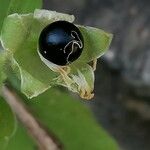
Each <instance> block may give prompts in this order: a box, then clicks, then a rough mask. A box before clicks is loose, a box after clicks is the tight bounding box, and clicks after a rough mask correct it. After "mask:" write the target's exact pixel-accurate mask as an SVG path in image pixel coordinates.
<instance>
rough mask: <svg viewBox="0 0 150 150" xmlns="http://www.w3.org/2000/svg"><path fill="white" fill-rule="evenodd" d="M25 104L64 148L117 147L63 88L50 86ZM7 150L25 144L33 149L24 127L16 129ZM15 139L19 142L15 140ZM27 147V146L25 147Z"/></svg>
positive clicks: (105, 149)
mask: <svg viewBox="0 0 150 150" xmlns="http://www.w3.org/2000/svg"><path fill="white" fill-rule="evenodd" d="M25 102H26V103H27V105H28V107H29V108H30V109H32V110H33V112H34V113H33V114H34V115H35V116H36V117H37V118H38V120H40V121H41V122H42V123H43V124H44V126H46V127H47V128H48V130H49V131H52V132H53V133H54V134H55V136H56V137H58V139H59V140H60V141H61V142H62V144H63V145H64V150H110V149H111V150H117V149H118V147H117V145H116V143H115V141H114V140H113V139H112V138H110V137H109V136H108V134H107V133H106V132H105V131H104V130H103V129H102V128H101V127H100V126H99V125H98V124H97V123H96V122H95V120H94V119H93V116H92V114H91V113H90V111H89V110H88V109H87V107H85V106H84V105H82V104H81V103H80V102H79V101H77V100H76V99H74V98H72V96H70V95H69V94H68V93H66V92H65V91H60V90H59V89H54V88H52V89H50V90H48V91H47V92H45V93H43V94H41V95H40V96H38V97H36V98H33V100H32V101H28V100H27V99H25ZM13 138H14V139H12V140H11V141H10V145H9V146H8V150H20V149H22V150H23V148H22V145H27V146H28V150H30V149H31V150H33V149H34V144H32V143H31V142H30V140H29V139H28V137H27V136H26V135H25V133H24V130H23V129H20V128H19V129H18V131H17V133H16V135H15V136H14V137H13ZM16 141H18V142H16ZM26 149H27V147H26Z"/></svg>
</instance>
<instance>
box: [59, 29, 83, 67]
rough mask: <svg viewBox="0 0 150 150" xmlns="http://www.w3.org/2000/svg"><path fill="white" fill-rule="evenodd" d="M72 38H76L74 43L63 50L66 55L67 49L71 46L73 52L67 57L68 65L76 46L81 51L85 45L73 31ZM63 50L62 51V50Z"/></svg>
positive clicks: (71, 42) (70, 43)
mask: <svg viewBox="0 0 150 150" xmlns="http://www.w3.org/2000/svg"><path fill="white" fill-rule="evenodd" d="M71 36H72V37H73V38H74V39H73V40H72V41H70V42H69V43H68V44H67V45H66V46H65V47H64V49H63V51H64V53H66V50H67V47H68V46H70V45H71V51H70V52H69V54H68V56H67V64H69V57H70V55H71V54H72V53H73V51H74V49H75V48H74V47H75V45H77V46H78V47H79V48H80V49H82V48H83V43H82V41H81V39H80V37H79V35H78V33H77V32H75V31H71ZM60 50H62V49H60Z"/></svg>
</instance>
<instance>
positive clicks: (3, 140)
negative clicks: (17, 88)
mask: <svg viewBox="0 0 150 150" xmlns="http://www.w3.org/2000/svg"><path fill="white" fill-rule="evenodd" d="M15 121H16V120H15V118H14V115H13V113H12V111H11V109H10V107H9V106H8V105H7V104H6V102H5V100H4V99H3V98H2V97H0V147H1V150H2V149H3V148H5V147H6V145H7V143H8V140H9V138H10V137H11V136H12V135H13V133H14V131H15V128H16V123H15Z"/></svg>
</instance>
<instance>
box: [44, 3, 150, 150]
mask: <svg viewBox="0 0 150 150" xmlns="http://www.w3.org/2000/svg"><path fill="white" fill-rule="evenodd" d="M44 8H46V9H50V10H55V11H59V12H64V13H69V14H74V15H75V17H76V21H75V22H76V23H78V24H83V25H89V26H95V27H98V28H102V29H104V30H106V31H108V32H111V33H113V34H114V39H113V41H112V45H111V48H110V50H109V51H108V52H107V53H106V54H105V55H104V56H103V57H102V58H101V59H99V61H98V66H97V70H96V82H95V98H94V100H93V101H90V102H88V104H89V105H90V107H91V108H92V110H93V112H94V114H95V116H96V117H97V119H98V121H99V122H100V124H102V126H103V127H104V128H105V129H107V131H109V132H110V134H111V135H112V136H113V137H114V138H115V139H116V140H117V141H118V143H119V145H120V147H121V149H122V150H150V1H149V0H122V1H119V0H44ZM86 103H87V102H86Z"/></svg>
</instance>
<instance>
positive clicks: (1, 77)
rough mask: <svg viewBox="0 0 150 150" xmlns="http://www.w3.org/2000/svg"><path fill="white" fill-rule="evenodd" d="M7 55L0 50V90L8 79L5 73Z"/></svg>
mask: <svg viewBox="0 0 150 150" xmlns="http://www.w3.org/2000/svg"><path fill="white" fill-rule="evenodd" d="M5 60H6V54H5V53H4V52H3V51H1V50H0V88H1V86H2V85H3V82H4V81H5V79H6V74H5V73H4V66H5Z"/></svg>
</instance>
